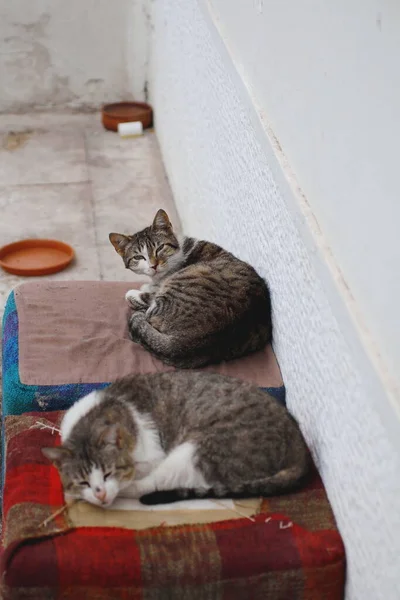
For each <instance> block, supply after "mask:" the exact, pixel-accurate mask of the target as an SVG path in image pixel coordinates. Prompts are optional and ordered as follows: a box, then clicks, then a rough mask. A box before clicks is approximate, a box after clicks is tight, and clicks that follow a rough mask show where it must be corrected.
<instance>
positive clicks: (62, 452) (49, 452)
mask: <svg viewBox="0 0 400 600" xmlns="http://www.w3.org/2000/svg"><path fill="white" fill-rule="evenodd" d="M42 454H43V455H44V456H45V457H46V458H48V459H49V460H50V461H51V462H52V463H53V465H55V466H56V467H57V468H59V467H60V466H61V465H62V463H63V462H64V461H65V460H66V459H67V458H71V451H70V450H68V448H64V447H63V446H54V447H53V448H42Z"/></svg>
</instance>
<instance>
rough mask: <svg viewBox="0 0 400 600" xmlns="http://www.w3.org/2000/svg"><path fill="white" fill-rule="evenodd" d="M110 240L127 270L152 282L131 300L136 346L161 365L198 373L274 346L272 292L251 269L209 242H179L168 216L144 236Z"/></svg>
mask: <svg viewBox="0 0 400 600" xmlns="http://www.w3.org/2000/svg"><path fill="white" fill-rule="evenodd" d="M109 237H110V241H111V243H112V244H113V246H114V248H115V249H116V251H117V252H118V254H119V255H120V256H121V257H122V259H123V261H124V264H125V267H126V268H127V269H130V270H131V271H133V272H134V273H138V274H141V275H148V276H149V277H151V278H152V282H151V284H150V285H149V284H145V285H144V286H143V287H142V288H141V290H140V291H138V290H130V291H129V292H128V293H127V294H126V299H127V301H128V302H129V304H130V306H131V307H132V308H133V310H134V312H133V314H132V316H131V318H130V321H129V329H130V334H131V337H132V339H133V341H134V342H138V343H139V344H142V346H144V347H145V348H146V349H147V350H149V352H151V353H152V354H154V355H155V356H156V357H157V358H159V359H160V360H162V361H164V362H165V363H167V364H170V365H173V366H175V367H179V368H198V367H202V366H204V365H206V364H210V363H218V362H221V361H224V360H231V359H234V358H239V357H241V356H244V355H246V354H250V353H251V352H255V351H257V350H262V349H263V348H264V347H265V346H266V344H267V343H269V342H270V341H271V339H272V323H271V300H270V294H269V290H268V286H267V284H266V282H265V281H264V280H263V279H262V277H260V275H258V273H257V272H256V271H255V269H253V267H252V266H250V265H249V264H247V263H246V262H243V261H241V260H239V259H238V258H236V257H235V256H233V254H231V253H230V252H227V251H226V250H224V249H223V248H221V247H220V246H217V245H216V244H212V243H210V242H205V241H201V240H195V239H194V238H189V237H184V238H183V239H182V240H179V239H178V238H177V236H176V235H175V233H174V231H173V229H172V225H171V223H170V221H169V218H168V216H167V214H166V213H165V211H163V210H159V211H158V212H157V214H156V216H155V218H154V221H153V223H152V225H150V226H149V227H146V228H145V229H143V230H142V231H139V232H138V233H135V234H134V235H131V236H126V235H122V234H119V233H110V236H109Z"/></svg>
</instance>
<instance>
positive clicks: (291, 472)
mask: <svg viewBox="0 0 400 600" xmlns="http://www.w3.org/2000/svg"><path fill="white" fill-rule="evenodd" d="M307 474H308V467H307V466H306V465H305V464H299V465H295V466H293V467H288V468H286V469H282V470H281V471H278V473H275V474H274V475H271V476H270V477H265V478H263V479H256V480H254V481H247V482H243V484H241V485H238V486H237V487H236V488H234V489H232V490H230V491H231V492H232V493H233V494H234V495H236V494H237V495H240V494H245V495H250V496H251V495H252V496H278V495H280V494H287V493H289V492H293V491H295V490H296V489H298V488H299V487H300V486H301V485H302V484H303V482H304V480H305V478H306V476H307ZM215 491H216V494H217V493H218V489H217V490H215ZM223 493H224V495H225V493H226V490H223Z"/></svg>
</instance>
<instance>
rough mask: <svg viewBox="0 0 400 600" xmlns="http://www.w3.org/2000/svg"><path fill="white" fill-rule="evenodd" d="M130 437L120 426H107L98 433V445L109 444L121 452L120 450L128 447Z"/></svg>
mask: <svg viewBox="0 0 400 600" xmlns="http://www.w3.org/2000/svg"><path fill="white" fill-rule="evenodd" d="M130 437H131V436H130V435H129V433H128V431H127V430H126V429H125V427H123V426H122V425H117V424H116V425H109V426H108V427H106V428H104V429H103V431H102V432H101V433H100V435H99V438H98V443H99V444H100V445H104V446H105V445H107V444H111V445H112V446H116V447H117V448H118V449H119V450H121V448H124V447H127V446H129V440H130Z"/></svg>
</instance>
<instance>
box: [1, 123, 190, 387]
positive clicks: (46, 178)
mask: <svg viewBox="0 0 400 600" xmlns="http://www.w3.org/2000/svg"><path fill="white" fill-rule="evenodd" d="M158 208H164V209H165V210H166V211H167V212H168V214H169V215H170V219H171V221H172V223H173V224H174V223H176V224H179V221H178V216H177V213H176V211H175V207H174V203H173V199H172V195H171V191H170V188H169V184H168V180H167V177H166V174H165V171H164V167H163V163H162V159H161V155H160V151H159V147H158V144H157V138H156V136H155V134H154V133H152V132H148V133H146V134H145V135H144V136H143V137H139V138H130V139H121V138H119V136H118V134H116V133H113V132H109V131H105V130H104V129H103V127H102V125H101V120H100V115H99V114H59V113H57V114H55V113H49V114H45V113H41V114H32V115H29V114H27V115H9V114H8V115H0V246H2V245H4V244H7V243H10V242H13V241H16V240H19V239H24V238H38V237H43V238H55V239H59V240H62V241H65V242H67V243H69V244H71V245H72V246H73V247H74V249H75V252H76V260H75V262H74V263H73V264H72V265H71V266H70V267H69V268H67V269H66V270H65V271H62V272H61V273H58V274H55V275H51V276H49V277H48V279H63V280H66V279H75V280H99V279H104V280H108V281H125V280H127V281H129V280H132V281H133V280H135V275H134V274H133V273H132V272H130V271H127V270H126V269H124V266H123V263H122V261H121V259H120V258H119V256H118V255H117V254H116V252H115V250H114V248H113V247H112V245H111V244H110V242H109V240H108V234H109V233H110V232H111V231H116V232H119V233H133V232H135V231H137V230H139V229H141V228H143V227H145V226H147V225H149V224H150V223H151V221H152V218H153V216H154V214H155V213H156V211H157V209H158ZM35 279H37V278H35ZM42 279H45V278H42ZM136 279H137V278H136ZM22 281H27V278H22V277H17V276H15V275H10V274H8V273H6V272H5V271H3V270H2V269H1V268H0V319H1V316H2V313H3V310H4V305H5V302H6V299H7V296H8V294H9V292H10V291H11V290H12V289H13V288H14V287H15V286H17V285H18V284H20V283H21V282H22ZM0 377H1V374H0ZM0 394H1V391H0Z"/></svg>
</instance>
